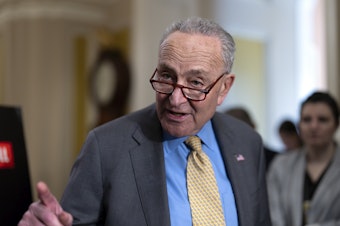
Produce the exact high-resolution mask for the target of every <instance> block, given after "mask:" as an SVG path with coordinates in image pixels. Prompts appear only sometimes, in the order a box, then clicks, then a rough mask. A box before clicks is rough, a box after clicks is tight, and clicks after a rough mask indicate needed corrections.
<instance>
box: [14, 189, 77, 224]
mask: <svg viewBox="0 0 340 226" xmlns="http://www.w3.org/2000/svg"><path fill="white" fill-rule="evenodd" d="M37 192H38V197H39V199H40V200H39V201H37V202H34V203H32V204H31V205H30V207H29V209H28V210H27V211H26V212H25V214H24V215H23V217H22V219H21V221H20V222H19V224H18V226H29V225H34V226H40V225H48V226H70V225H72V221H73V217H72V215H71V214H69V213H67V212H65V211H63V210H62V208H61V206H60V204H59V202H58V201H57V199H56V198H55V196H54V195H53V194H52V193H51V192H50V190H49V188H48V187H47V185H46V184H45V183H44V182H38V184H37Z"/></svg>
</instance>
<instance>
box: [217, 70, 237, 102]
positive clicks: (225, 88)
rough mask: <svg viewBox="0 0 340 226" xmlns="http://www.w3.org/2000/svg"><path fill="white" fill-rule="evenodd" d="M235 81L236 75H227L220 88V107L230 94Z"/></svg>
mask: <svg viewBox="0 0 340 226" xmlns="http://www.w3.org/2000/svg"><path fill="white" fill-rule="evenodd" d="M234 80H235V75H234V74H227V75H226V76H225V78H224V79H223V80H222V85H221V88H220V93H219V96H218V100H217V104H218V105H220V104H222V103H223V101H224V99H225V98H226V96H227V94H228V92H229V91H230V89H231V87H232V85H233V83H234Z"/></svg>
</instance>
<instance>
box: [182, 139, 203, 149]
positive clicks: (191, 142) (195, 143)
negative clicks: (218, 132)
mask: <svg viewBox="0 0 340 226" xmlns="http://www.w3.org/2000/svg"><path fill="white" fill-rule="evenodd" d="M185 143H186V144H187V145H188V146H189V148H190V149H191V150H192V151H197V152H200V151H202V145H201V139H200V138H199V137H198V136H190V137H188V139H186V141H185Z"/></svg>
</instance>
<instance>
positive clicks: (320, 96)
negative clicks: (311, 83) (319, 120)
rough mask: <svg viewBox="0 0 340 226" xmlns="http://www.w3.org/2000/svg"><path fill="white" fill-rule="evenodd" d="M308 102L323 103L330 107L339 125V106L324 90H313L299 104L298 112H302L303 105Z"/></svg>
mask: <svg viewBox="0 0 340 226" xmlns="http://www.w3.org/2000/svg"><path fill="white" fill-rule="evenodd" d="M308 103H325V104H326V105H328V107H329V108H330V109H331V111H332V114H333V117H334V119H335V122H336V125H337V126H338V125H339V107H338V104H337V102H336V100H335V99H334V98H333V97H332V96H331V95H330V94H329V93H326V92H320V91H318V92H314V93H312V94H311V95H310V96H309V97H307V98H306V100H304V101H303V102H302V104H301V108H300V114H301V113H302V109H303V107H304V106H305V105H306V104H308Z"/></svg>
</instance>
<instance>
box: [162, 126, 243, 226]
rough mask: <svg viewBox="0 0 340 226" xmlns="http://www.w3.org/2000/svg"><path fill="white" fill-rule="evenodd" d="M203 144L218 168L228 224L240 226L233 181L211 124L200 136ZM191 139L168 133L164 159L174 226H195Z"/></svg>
mask: <svg viewBox="0 0 340 226" xmlns="http://www.w3.org/2000/svg"><path fill="white" fill-rule="evenodd" d="M197 136H199V137H200V138H201V140H202V141H203V145H202V149H203V151H204V152H205V153H206V154H207V155H208V156H209V158H210V161H211V163H212V166H213V168H214V172H215V176H216V180H217V185H218V189H219V192H220V195H221V199H222V206H223V210H224V216H225V220H226V224H227V225H228V226H238V218H237V211H236V203H235V197H234V193H233V190H232V187H231V184H230V180H229V178H228V176H227V173H226V168H225V166H224V162H223V159H222V155H221V152H220V149H219V147H218V144H217V141H216V137H215V134H214V130H213V128H212V124H211V121H209V122H207V123H206V124H205V125H204V127H203V128H202V129H201V131H199V133H198V134H197ZM186 139H187V137H183V138H176V137H172V136H170V135H169V134H166V133H164V141H163V147H164V157H165V170H166V182H167V190H168V199H169V209H170V220H171V225H172V226H191V225H192V220H191V211H190V204H189V200H188V192H187V186H186V165H187V158H188V156H189V152H190V150H189V149H188V148H187V147H186V145H185V143H184V141H185V140H186Z"/></svg>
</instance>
